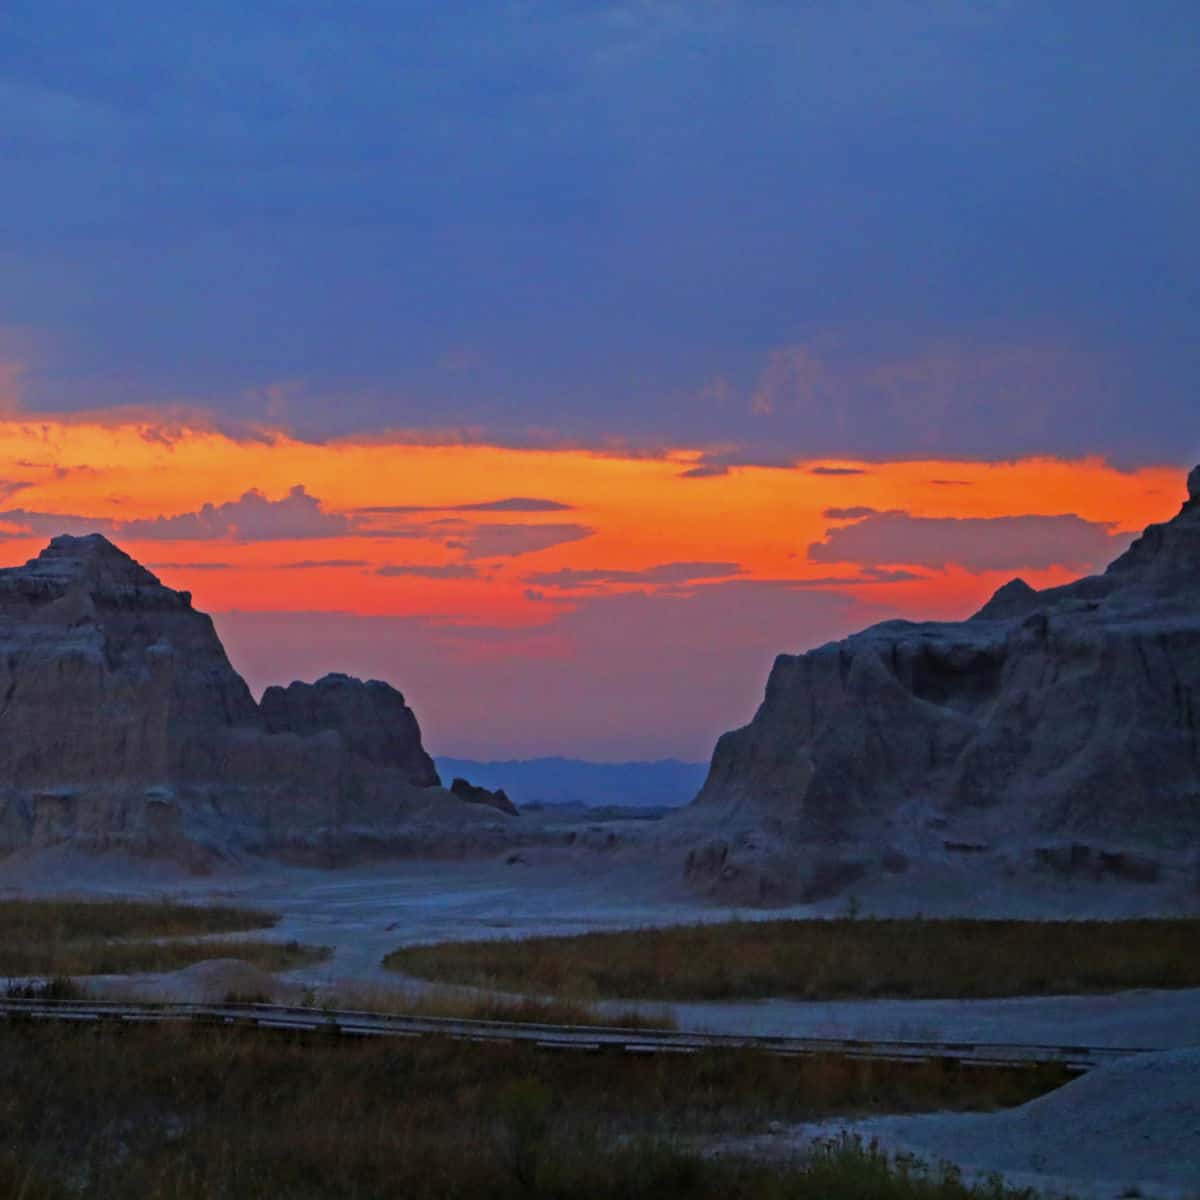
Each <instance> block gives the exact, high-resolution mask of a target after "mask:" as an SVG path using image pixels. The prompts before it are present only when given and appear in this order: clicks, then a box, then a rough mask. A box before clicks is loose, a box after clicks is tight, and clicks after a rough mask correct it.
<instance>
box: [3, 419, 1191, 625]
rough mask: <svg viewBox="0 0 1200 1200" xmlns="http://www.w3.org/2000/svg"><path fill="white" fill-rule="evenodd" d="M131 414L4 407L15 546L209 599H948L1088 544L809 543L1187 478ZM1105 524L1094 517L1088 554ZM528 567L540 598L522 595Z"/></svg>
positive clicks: (259, 604) (466, 612)
mask: <svg viewBox="0 0 1200 1200" xmlns="http://www.w3.org/2000/svg"><path fill="white" fill-rule="evenodd" d="M147 415H148V414H144V413H137V414H132V413H131V414H126V416H125V418H123V419H121V418H118V417H117V416H114V414H111V413H108V414H104V415H103V416H102V417H93V419H90V420H89V419H87V418H86V417H84V416H76V417H72V418H70V419H61V420H60V419H53V418H43V419H35V418H32V417H30V416H29V415H27V414H26V415H23V416H22V415H18V416H15V417H12V418H10V419H7V420H0V479H3V481H4V489H5V490H6V492H7V493H8V495H10V496H11V495H12V494H13V493H14V492H16V493H19V501H20V504H19V507H18V506H16V505H15V504H14V502H13V501H12V500H11V499H10V500H9V501H8V503H9V507H7V508H5V509H3V510H2V511H0V531H3V533H4V537H5V542H4V554H5V557H6V558H7V559H8V561H10V562H11V561H19V560H21V559H22V558H26V557H29V556H30V555H31V554H33V553H36V551H37V550H38V549H39V548H40V545H41V544H43V543H44V542H45V540H46V539H47V538H48V537H49V536H50V535H51V534H52V533H55V532H60V531H62V530H63V529H67V528H72V529H75V530H81V529H86V528H97V529H100V530H102V531H108V532H109V533H110V535H111V536H114V537H115V538H116V539H117V540H119V541H121V542H122V544H126V545H127V547H128V549H129V550H130V551H131V552H132V553H134V554H136V555H137V556H138V557H140V558H142V559H144V560H145V561H147V562H152V563H158V564H159V566H158V567H157V568H156V569H157V570H159V571H160V572H161V574H162V576H163V578H164V580H165V581H166V582H168V583H170V584H172V585H174V586H178V587H186V588H189V589H190V590H192V591H193V593H194V594H195V597H196V601H197V603H198V604H200V605H202V606H204V607H206V608H209V609H213V610H231V609H238V610H242V611H246V610H257V611H300V610H327V611H337V612H344V613H357V614H362V615H377V616H396V617H405V616H412V617H420V618H422V619H430V620H436V621H442V622H451V623H454V624H457V625H461V626H464V627H472V626H479V627H483V626H487V627H507V628H518V627H523V628H535V627H539V626H544V625H545V624H546V623H547V622H548V621H553V620H555V619H556V614H558V613H561V612H562V611H564V606H565V607H566V609H569V608H570V607H571V606H573V605H575V604H577V603H580V602H581V598H580V597H579V596H578V594H577V593H578V591H579V589H580V588H582V589H585V590H586V591H587V592H588V594H589V595H596V594H600V595H604V594H611V595H619V594H622V593H628V592H629V591H630V590H631V589H634V590H641V591H663V592H666V591H667V590H674V591H676V592H687V593H697V592H698V591H699V590H702V589H704V588H706V587H714V586H717V582H716V581H717V580H719V579H721V578H725V579H728V578H730V577H731V576H735V577H736V578H737V579H739V580H742V581H745V582H750V583H753V582H756V581H758V582H767V581H773V583H775V584H779V583H781V582H783V583H787V584H789V585H792V586H793V587H807V588H825V589H838V590H841V591H843V592H844V593H845V594H846V595H848V596H850V597H853V598H858V599H859V600H861V601H862V602H863V603H866V602H868V598H869V602H870V603H871V604H872V605H874V606H882V607H883V608H885V609H886V610H887V611H889V612H890V613H892V614H893V615H905V616H924V615H929V616H939V615H945V616H961V615H964V614H965V613H968V612H970V611H972V610H973V609H974V608H977V607H978V606H979V605H980V604H981V603H982V602H983V601H984V600H985V599H986V598H987V596H988V595H989V594H990V592H991V591H992V590H994V588H995V587H996V586H998V585H999V584H1000V583H1003V582H1005V580H1006V579H1007V578H1008V577H1009V576H1011V575H1012V574H1017V573H1020V574H1023V575H1025V576H1026V577H1027V578H1028V579H1029V581H1030V582H1031V583H1033V584H1034V585H1035V586H1044V585H1049V584H1053V583H1059V582H1062V581H1063V580H1064V579H1066V578H1068V577H1069V576H1070V574H1071V569H1069V568H1068V567H1067V566H1060V565H1057V564H1058V563H1059V562H1063V563H1072V562H1076V561H1082V557H1087V555H1083V556H1082V557H1081V556H1080V555H1079V554H1076V555H1074V556H1072V555H1071V554H1058V555H1051V556H1050V557H1047V555H1046V552H1045V547H1044V546H1042V545H1041V544H1040V543H1039V542H1037V540H1036V539H1034V538H1032V537H1030V538H1029V539H1028V540H1026V539H1025V537H1024V532H1023V530H1024V529H1025V525H1023V524H1018V525H1015V526H1014V525H1012V523H1011V520H1010V521H1009V522H1008V524H1007V525H1006V526H1004V528H1005V529H1007V531H1008V532H1009V533H1010V534H1011V533H1013V531H1014V530H1016V534H1015V536H1010V537H1008V539H1007V540H1006V542H1005V554H1004V555H1003V557H1002V559H992V560H988V561H982V560H979V559H978V558H977V557H973V556H972V555H971V554H969V553H967V552H965V551H964V552H957V551H955V550H954V548H953V546H949V547H946V548H945V553H944V554H941V549H942V548H939V554H941V559H940V560H939V561H937V562H934V561H933V560H932V559H931V558H930V556H929V554H928V553H925V552H924V551H923V552H922V553H920V554H914V555H913V556H912V557H910V558H909V559H907V560H906V559H904V558H903V557H900V558H896V559H886V555H882V554H881V553H880V552H879V551H878V548H875V549H874V550H873V551H872V552H871V553H866V552H865V551H862V550H861V548H860V551H859V552H855V553H853V554H848V555H846V556H845V557H844V558H841V559H839V558H838V557H837V555H835V554H833V553H832V552H826V551H819V552H817V553H816V554H812V553H810V551H809V549H808V548H809V547H810V546H813V545H814V544H816V545H818V546H820V545H824V546H830V545H834V546H837V545H844V544H845V531H846V530H847V529H853V528H854V526H847V525H846V521H854V520H859V521H862V520H867V521H870V520H871V518H872V513H889V512H897V511H900V512H903V513H904V514H907V517H906V520H907V521H908V523H909V524H911V525H914V526H915V527H916V528H919V529H927V528H930V527H929V526H927V525H923V524H921V523H922V522H929V521H932V522H939V521H941V522H947V521H948V522H956V523H957V522H986V521H992V520H994V519H996V518H1005V519H1011V518H1022V519H1025V523H1026V524H1028V522H1029V521H1030V520H1032V519H1034V518H1036V519H1037V521H1034V523H1033V524H1032V525H1029V528H1030V529H1035V528H1041V527H1042V525H1044V519H1045V518H1047V517H1054V518H1058V517H1060V516H1062V515H1064V514H1070V516H1071V521H1070V524H1071V527H1072V529H1075V530H1079V529H1083V530H1085V531H1086V530H1092V529H1093V527H1095V529H1097V530H1100V531H1101V532H1102V533H1103V531H1104V530H1107V528H1108V527H1111V526H1114V525H1115V526H1117V527H1119V528H1121V529H1130V528H1138V527H1141V526H1142V525H1145V524H1147V523H1148V522H1150V521H1152V520H1161V519H1163V518H1165V517H1167V516H1169V515H1170V514H1172V513H1173V512H1174V511H1175V510H1176V509H1177V507H1178V502H1179V499H1180V496H1181V479H1180V474H1179V472H1178V471H1177V470H1176V469H1174V468H1146V469H1143V470H1139V471H1129V472H1123V471H1118V470H1116V469H1114V468H1113V467H1111V466H1109V465H1108V464H1107V463H1105V462H1103V461H1101V460H1084V461H1063V460H1057V459H1024V460H1020V461H1017V462H1005V463H980V462H954V461H945V460H934V461H912V462H897V463H886V462H883V463H880V462H874V463H870V464H867V463H861V462H848V461H847V462H843V461H835V462H829V461H824V460H822V461H817V462H800V463H797V464H794V465H792V466H787V465H774V464H772V465H761V466H755V465H737V464H734V463H733V462H732V461H730V462H727V463H725V464H724V469H722V470H721V471H715V470H714V471H709V472H706V471H704V470H703V468H704V466H705V464H706V463H709V464H711V463H712V462H713V459H712V457H711V455H708V454H706V452H705V451H702V450H700V449H691V448H680V449H676V450H668V451H664V452H663V453H661V454H659V455H657V456H650V455H645V454H638V455H635V454H629V455H625V454H622V453H619V452H616V451H613V450H609V451H606V452H604V453H598V452H594V451H588V450H582V449H518V448H511V447H502V446H491V445H483V444H466V443H463V442H456V441H453V440H449V439H447V440H438V441H435V442H434V443H432V444H420V443H418V442H414V441H412V440H411V439H409V438H407V437H403V436H402V437H399V438H398V439H396V440H388V439H387V438H385V437H381V436H379V435H372V436H371V437H370V438H363V439H358V440H350V439H344V440H341V441H337V442H330V443H324V444H320V443H313V442H307V441H303V440H300V439H298V438H294V437H292V436H290V435H288V434H286V433H284V432H281V431H279V430H269V429H260V430H257V431H255V432H254V433H253V435H247V433H246V431H245V430H227V429H223V428H220V427H218V426H217V425H215V424H213V423H212V422H211V421H208V420H204V419H198V420H192V419H191V418H190V417H188V416H187V415H186V414H177V419H172V420H171V421H169V422H167V423H166V424H165V425H164V424H160V425H157V426H151V425H149V424H147V421H146V417H147ZM698 470H699V474H697V471H698ZM683 474H690V475H691V477H690V478H680V476H681V475H683ZM948 484H953V486H948ZM565 514H569V517H570V520H564V519H563V517H564V515H565ZM497 518H502V519H497ZM1039 522H1040V524H1039ZM960 527H961V528H968V529H969V530H971V531H972V536H973V537H974V536H975V535H976V534H977V535H978V538H979V539H980V540H986V539H987V538H988V536H989V529H999V528H1001V526H990V527H989V526H986V525H983V524H976V525H970V526H959V525H954V526H947V528H960ZM839 529H840V530H841V531H842V532H841V533H839V532H838V530H839ZM1094 531H1095V530H1093V532H1094ZM1106 536H1107V534H1106V533H1105V534H1104V536H1103V537H1099V538H1098V540H1097V539H1096V538H1093V539H1092V540H1093V541H1096V542H1097V544H1098V546H1099V551H1098V552H1100V553H1102V552H1103V542H1104V537H1106ZM297 539H303V544H304V553H303V554H302V555H298V554H297V553H296V545H297ZM1026 545H1027V547H1028V549H1027V550H1023V546H1026ZM1089 547H1091V549H1095V547H1093V546H1092V545H1091V543H1090V542H1089ZM1091 549H1089V551H1088V553H1089V554H1090V553H1091ZM897 553H898V551H897ZM934 557H935V558H936V557H938V556H936V555H935V556H934ZM885 559H886V561H885ZM823 560H828V561H823ZM1089 561H1090V559H1089ZM831 562H838V563H839V564H840V563H842V562H844V563H845V569H844V570H843V569H834V570H831V567H830V563H831ZM718 567H719V568H721V573H719V574H714V575H712V576H708V577H706V576H705V575H704V574H703V571H716V569H717V568H718ZM897 567H904V568H910V567H920V568H921V569H920V570H910V569H896V568H897ZM700 568H703V571H702V570H701V569H700ZM884 568H890V569H884ZM301 571H302V574H301ZM301 579H302V580H303V584H302V586H297V584H298V583H299V581H300V580H301ZM572 587H574V588H575V592H576V594H574V595H572ZM542 588H551V589H553V590H554V595H555V597H556V598H555V601H554V603H553V604H548V603H546V602H545V601H544V600H539V599H537V598H536V597H537V594H538V592H539V590H540V589H542ZM531 593H532V594H531ZM731 594H732V593H731ZM730 619H731V620H736V619H737V618H736V613H731V615H730Z"/></svg>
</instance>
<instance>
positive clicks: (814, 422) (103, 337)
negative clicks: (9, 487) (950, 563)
mask: <svg viewBox="0 0 1200 1200" xmlns="http://www.w3.org/2000/svg"><path fill="white" fill-rule="evenodd" d="M1198 68H1200V9H1198V8H1197V6H1196V5H1195V4H1194V3H1190V2H1184V3H1170V2H1163V0H1159V2H1149V3H1115V2H1112V0H1093V2H1090V3H1073V2H1058V3H1054V4H1045V3H1040V2H1039V3H1019V2H1018V3H1003V2H996V3H966V2H963V3H936V2H930V3H906V2H901V0H895V2H893V3H861V4H859V3H855V4H834V3H819V2H813V3H736V2H732V0H731V2H724V3H716V2H706V0H693V2H691V3H679V4H676V3H671V2H669V0H660V2H657V3H629V2H621V3H599V2H597V3H569V2H568V3H562V2H558V3H488V4H474V3H454V4H444V3H441V4H425V3H404V4H394V3H391V4H375V3H360V4H354V5H333V4H323V3H311V2H307V3H306V2H300V3H291V2H290V3H286V4H284V3H277V2H273V0H256V2H254V3H249V4H247V3H236V4H235V3H199V4H193V5H186V6H183V5H178V6H176V5H161V4H151V3H148V2H143V0H114V2H112V3H106V4H104V5H78V4H73V3H64V2H61V0H39V3H37V4H32V3H15V4H9V5H7V6H5V9H4V12H3V13H2V14H0V275H2V278H3V280H4V284H3V287H2V288H0V358H3V357H7V358H8V359H9V360H12V361H16V362H18V363H19V364H20V366H21V375H20V380H19V386H20V404H21V406H22V407H23V408H24V409H25V410H28V411H38V410H46V411H62V410H74V409H83V408H93V407H110V406H114V405H122V404H136V405H146V406H156V405H157V406H165V405H179V404H183V405H193V406H200V407H203V408H207V409H212V410H215V411H216V412H218V413H221V414H225V415H227V416H229V417H231V418H238V419H245V418H251V419H270V420H277V421H280V422H285V423H287V424H288V425H289V426H290V427H292V428H293V429H295V430H296V431H298V432H300V433H302V434H304V435H305V436H310V437H327V436H330V435H335V434H341V433H346V432H351V431H354V432H361V431H364V430H365V431H370V430H378V429H384V428H389V429H407V430H417V431H419V430H426V431H446V430H464V429H465V430H470V431H471V436H477V437H482V438H485V439H487V440H492V441H501V442H506V443H512V444H518V445H520V444H527V443H531V442H532V443H539V442H543V441H545V442H550V443H555V444H558V443H578V444H583V445H592V444H609V443H612V442H621V443H624V444H628V445H632V446H636V447H647V448H654V447H657V446H661V445H678V444H681V443H683V442H686V443H688V444H692V445H695V444H698V443H703V444H705V445H708V446H711V447H713V448H714V454H715V455H717V456H723V459H722V461H742V460H745V461H770V460H771V459H772V458H773V457H774V458H778V457H780V456H782V457H785V458H786V457H787V456H795V455H799V454H809V455H812V454H819V455H837V454H843V455H849V456H862V457H882V458H893V457H897V456H905V455H913V454H925V453H939V454H943V455H961V456H964V457H976V458H978V457H982V458H1001V457H1006V456H1012V455H1019V454H1028V453H1046V452H1049V453H1060V454H1068V455H1077V454H1088V453H1100V454H1104V455H1107V456H1109V457H1110V458H1112V459H1113V460H1115V461H1120V462H1130V463H1134V462H1146V461H1168V462H1178V463H1180V464H1182V463H1183V462H1185V461H1187V460H1188V459H1189V457H1191V458H1193V459H1194V458H1195V457H1196V455H1197V453H1200V403H1198V402H1197V393H1196V379H1197V377H1198V376H1200V338H1197V337H1196V336H1195V322H1196V317H1197V311H1198V304H1197V301H1198V298H1200V297H1198V287H1200V285H1198V283H1197V280H1198V279H1200V271H1198V270H1197V268H1198V266H1200V262H1198V258H1200V254H1198V250H1200V237H1198V234H1197V228H1198V223H1197V221H1196V219H1195V214H1196V212H1198V211H1200V154H1197V148H1198V147H1200V102H1198V101H1200V96H1198V94H1197V93H1198V85H1197V79H1198V78H1200V73H1198ZM13 386H16V385H13ZM884 414H886V415H887V419H886V420H884V419H881V418H882V417H883V415H884Z"/></svg>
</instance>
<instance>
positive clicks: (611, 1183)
mask: <svg viewBox="0 0 1200 1200" xmlns="http://www.w3.org/2000/svg"><path fill="white" fill-rule="evenodd" d="M1061 1082H1063V1078H1062V1076H1061V1075H1059V1074H1058V1073H1057V1072H1040V1071H1007V1072H1001V1071H983V1070H966V1069H960V1070H954V1069H952V1068H950V1067H948V1066H942V1065H939V1064H922V1065H903V1064H881V1063H868V1062H849V1061H844V1060H837V1059H803V1060H791V1059H779V1058H768V1057H763V1056H758V1055H754V1054H750V1053H746V1052H739V1053H714V1054H706V1055H695V1056H661V1057H653V1058H637V1057H628V1056H624V1055H605V1054H597V1055H585V1054H548V1053H545V1052H539V1051H537V1050H536V1049H533V1048H531V1047H521V1046H505V1045H478V1044H471V1043H457V1042H451V1041H448V1040H443V1039H431V1040H421V1041H417V1042H408V1041H404V1042H393V1041H388V1042H381V1041H375V1040H367V1041H364V1042H361V1043H349V1044H347V1043H345V1042H342V1041H340V1040H339V1041H336V1042H332V1043H330V1042H328V1041H325V1040H324V1039H323V1038H321V1037H320V1036H318V1035H311V1036H310V1037H308V1038H307V1039H305V1038H295V1037H290V1036H285V1035H281V1034H264V1033H262V1032H255V1033H245V1032H242V1033H238V1032H234V1031H231V1030H228V1029H225V1028H220V1029H211V1028H209V1029H205V1028H192V1027H187V1028H170V1029H163V1028H156V1027H155V1028H137V1029H124V1030H114V1031H103V1030H97V1029H85V1028H78V1027H74V1026H72V1027H47V1026H44V1025H39V1024H34V1023H30V1024H11V1023H4V1024H0V1195H3V1196H9V1195H13V1196H21V1197H24V1198H25V1200H51V1198H53V1200H59V1198H65V1197H68V1196H77V1197H86V1198H88V1200H127V1198H129V1200H132V1198H134V1197H136V1198H137V1200H147V1198H153V1197H168V1196H169V1197H172V1198H176V1200H191V1198H196V1200H199V1198H201V1197H204V1198H208V1197H213V1196H220V1197H229V1198H231V1200H238V1198H241V1197H255V1198H257V1197H263V1196H270V1197H272V1198H291V1197H295V1198H298V1200H308V1198H310V1197H311V1198H313V1200H317V1198H318V1197H319V1198H321V1200H325V1198H328V1197H333V1196H336V1197H364V1198H365V1197H372V1198H374V1197H393V1196H394V1197H398V1198H399V1197H404V1198H405V1200H434V1198H437V1200H444V1198H446V1197H483V1198H495V1200H508V1198H510V1197H511V1198H513V1200H515V1198H516V1197H525V1198H532V1200H537V1198H539V1197H555V1198H557V1197H561V1198H563V1200H567V1198H571V1200H575V1198H583V1197H587V1198H589V1200H590V1198H601V1200H603V1198H606V1197H613V1198H615V1197H624V1198H629V1200H638V1198H640V1197H654V1198H655V1200H673V1198H675V1197H684V1196H687V1197H693V1198H699V1200H707V1198H710V1197H711V1198H713V1200H715V1198H717V1197H721V1198H730V1197H733V1198H736V1197H750V1198H755V1200H758V1198H762V1200H790V1198H795V1200H966V1198H967V1197H971V1196H974V1195H987V1196H989V1197H1001V1196H1005V1195H1008V1193H1005V1192H1004V1191H1003V1190H1002V1189H1000V1188H999V1187H998V1186H997V1187H996V1188H994V1189H991V1190H988V1191H986V1192H984V1193H973V1192H971V1191H969V1190H968V1189H966V1188H964V1187H963V1186H962V1185H961V1184H959V1183H958V1182H957V1181H956V1180H954V1179H953V1178H952V1177H945V1178H934V1179H933V1180H923V1179H918V1178H914V1177H910V1176H906V1175H904V1174H903V1173H900V1174H896V1173H894V1172H892V1171H890V1170H889V1169H888V1168H887V1166H886V1164H885V1163H883V1161H882V1160H881V1159H879V1158H878V1157H877V1156H873V1155H872V1154H871V1153H870V1152H869V1151H864V1150H863V1149H862V1148H861V1147H857V1148H856V1147H854V1146H851V1145H842V1146H839V1147H835V1148H833V1149H831V1150H830V1151H829V1152H827V1153H826V1154H824V1155H822V1156H819V1157H817V1158H816V1159H814V1160H812V1161H811V1162H809V1163H806V1164H803V1165H798V1166H796V1167H795V1168H778V1167H771V1166H767V1165H764V1164H749V1163H745V1162H740V1161H734V1160H724V1159H720V1160H714V1159H709V1158H705V1157H704V1156H703V1153H702V1147H703V1144H704V1140H705V1139H706V1138H708V1137H714V1136H721V1137H723V1136H728V1135H731V1134H737V1133H742V1132H754V1131H756V1130H760V1129H762V1128H763V1127H764V1126H765V1125H766V1123H767V1122H769V1121H798V1120H803V1119H806V1118H811V1117H815V1116H818V1115H828V1114H832V1113H839V1112H872V1111H904V1110H919V1109H934V1108H944V1107H984V1108H989V1107H995V1106H1003V1105H1010V1104H1015V1103H1019V1102H1021V1101H1023V1100H1026V1099H1028V1098H1030V1097H1032V1096H1033V1095H1035V1094H1038V1093H1040V1092H1042V1091H1045V1090H1047V1089H1049V1088H1050V1087H1053V1086H1056V1085H1057V1084H1059V1083H1061Z"/></svg>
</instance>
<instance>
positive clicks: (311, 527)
mask: <svg viewBox="0 0 1200 1200" xmlns="http://www.w3.org/2000/svg"><path fill="white" fill-rule="evenodd" d="M0 521H4V522H5V523H7V524H10V525H16V526H17V527H18V529H19V532H21V533H27V534H34V535H37V536H54V535H55V534H59V533H72V534H84V533H103V534H106V535H108V536H110V537H120V538H125V539H127V540H130V541H164V542H191V541H237V542H271V541H292V540H296V539H305V538H325V537H343V536H345V535H346V534H348V533H352V532H354V523H353V522H352V521H351V520H350V518H348V517H345V516H343V515H341V514H340V513H330V512H326V511H325V509H324V508H323V507H322V505H321V502H320V500H318V499H317V498H316V497H315V496H311V495H309V493H308V492H306V491H305V490H304V486H303V484H297V485H296V486H295V487H294V488H292V489H291V491H290V492H288V494H287V495H286V496H284V497H282V498H281V499H279V500H271V499H269V498H268V497H267V496H264V495H263V493H262V492H260V491H258V490H257V489H254V488H252V489H251V490H250V491H248V492H245V493H243V495H242V496H241V497H240V498H239V499H237V500H230V501H227V502H226V503H224V504H205V505H204V506H203V507H202V508H200V509H199V510H198V511H196V512H187V513H178V514H176V515H175V516H163V517H148V518H135V519H134V520H130V521H121V520H117V519H116V518H113V517H94V516H86V515H82V514H78V513H60V512H36V511H32V510H30V509H24V508H10V509H6V510H4V511H3V512H0Z"/></svg>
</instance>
